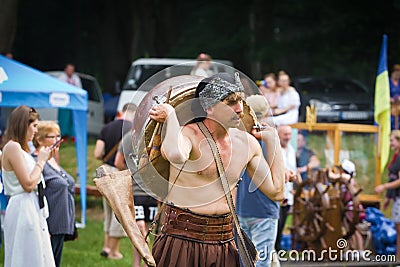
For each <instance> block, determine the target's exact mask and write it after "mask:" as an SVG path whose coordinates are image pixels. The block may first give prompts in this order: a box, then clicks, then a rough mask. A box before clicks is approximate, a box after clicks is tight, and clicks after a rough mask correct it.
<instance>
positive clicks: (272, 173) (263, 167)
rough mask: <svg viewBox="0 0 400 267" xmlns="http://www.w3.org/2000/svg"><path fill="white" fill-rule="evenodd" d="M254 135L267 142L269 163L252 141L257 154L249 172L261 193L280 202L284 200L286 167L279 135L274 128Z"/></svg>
mask: <svg viewBox="0 0 400 267" xmlns="http://www.w3.org/2000/svg"><path fill="white" fill-rule="evenodd" d="M253 135H254V136H255V137H256V138H260V139H261V140H262V141H264V142H265V144H266V150H267V159H268V162H267V161H266V160H265V158H264V156H263V154H262V149H261V147H260V146H259V144H258V143H257V142H256V141H255V140H254V139H252V140H253V141H251V143H250V145H251V146H254V147H255V148H254V149H255V151H256V152H255V156H254V157H253V158H252V159H251V160H250V162H249V164H248V166H247V171H248V172H249V174H250V177H252V179H253V183H254V184H256V185H258V186H259V189H260V190H261V192H263V193H264V194H265V195H266V196H268V197H269V198H270V199H272V200H275V201H280V200H282V199H283V198H284V188H285V184H284V183H285V167H284V162H283V157H282V151H281V147H280V143H279V138H278V134H277V133H276V130H275V129H274V128H271V127H268V128H266V130H265V131H261V132H253Z"/></svg>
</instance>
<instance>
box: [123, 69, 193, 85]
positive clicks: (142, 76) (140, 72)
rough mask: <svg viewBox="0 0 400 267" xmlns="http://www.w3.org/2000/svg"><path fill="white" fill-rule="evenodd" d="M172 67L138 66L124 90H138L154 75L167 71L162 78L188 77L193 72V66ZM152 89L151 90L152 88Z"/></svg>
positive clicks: (132, 72)
mask: <svg viewBox="0 0 400 267" xmlns="http://www.w3.org/2000/svg"><path fill="white" fill-rule="evenodd" d="M171 66H172V65H137V66H135V67H134V68H132V69H131V70H130V72H129V73H128V78H127V80H126V81H125V84H124V89H134V90H136V89H138V88H139V87H140V85H142V84H143V83H144V82H145V81H146V80H147V79H149V78H150V77H151V76H153V75H154V74H156V73H158V72H160V71H162V70H165V71H164V72H163V73H162V74H161V75H160V76H162V78H163V79H164V78H170V77H175V76H178V75H185V74H186V75H188V74H190V71H191V70H192V68H193V66H191V65H184V64H182V65H174V68H169V67H171ZM150 89H151V88H150Z"/></svg>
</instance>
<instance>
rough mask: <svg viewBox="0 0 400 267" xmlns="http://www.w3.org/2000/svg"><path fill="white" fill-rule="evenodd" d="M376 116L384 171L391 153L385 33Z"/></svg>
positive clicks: (384, 36) (378, 77)
mask: <svg viewBox="0 0 400 267" xmlns="http://www.w3.org/2000/svg"><path fill="white" fill-rule="evenodd" d="M374 118H375V121H376V123H377V124H379V132H380V140H379V141H378V146H379V151H380V156H381V173H383V171H384V169H385V166H386V163H387V161H388V159H389V153H390V144H389V140H390V87H389V73H388V68H387V36H386V35H383V39H382V47H381V54H380V59H379V67H378V75H377V76H376V82H375V110H374Z"/></svg>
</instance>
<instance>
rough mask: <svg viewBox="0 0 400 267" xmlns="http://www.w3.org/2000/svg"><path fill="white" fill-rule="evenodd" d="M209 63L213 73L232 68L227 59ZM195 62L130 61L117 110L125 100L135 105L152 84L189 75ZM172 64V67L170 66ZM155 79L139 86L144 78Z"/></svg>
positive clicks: (186, 60)
mask: <svg viewBox="0 0 400 267" xmlns="http://www.w3.org/2000/svg"><path fill="white" fill-rule="evenodd" d="M213 62H215V63H214V64H212V65H211V67H210V68H211V69H212V70H213V72H214V73H217V72H229V71H230V70H232V68H230V66H232V65H233V64H232V62H231V61H228V60H215V59H213ZM195 64H196V60H194V59H176V58H140V59H137V60H135V61H133V62H132V64H131V67H130V68H129V70H128V73H127V76H126V79H125V82H124V84H123V87H122V91H121V95H120V97H119V102H118V106H117V110H118V111H121V110H122V107H123V106H124V104H125V103H127V102H132V103H134V104H136V105H137V106H138V105H139V104H140V102H141V101H142V99H143V98H144V96H145V95H146V94H147V92H148V91H150V90H151V89H152V88H153V86H154V85H156V84H157V83H158V82H161V81H163V80H165V79H167V78H172V77H175V76H179V75H189V74H190V71H191V70H192V68H193V66H194V65H195ZM172 66H174V67H173V68H170V67H172ZM157 73H158V76H157V79H154V78H153V79H152V84H149V85H148V86H142V87H140V86H141V85H142V84H143V83H144V82H145V81H146V80H148V79H149V78H150V77H152V76H153V75H154V74H157Z"/></svg>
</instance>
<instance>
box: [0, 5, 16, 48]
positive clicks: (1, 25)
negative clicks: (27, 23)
mask: <svg viewBox="0 0 400 267" xmlns="http://www.w3.org/2000/svg"><path fill="white" fill-rule="evenodd" d="M0 7H1V8H0V53H7V52H12V47H13V43H14V39H15V34H16V31H17V11H18V0H0Z"/></svg>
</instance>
